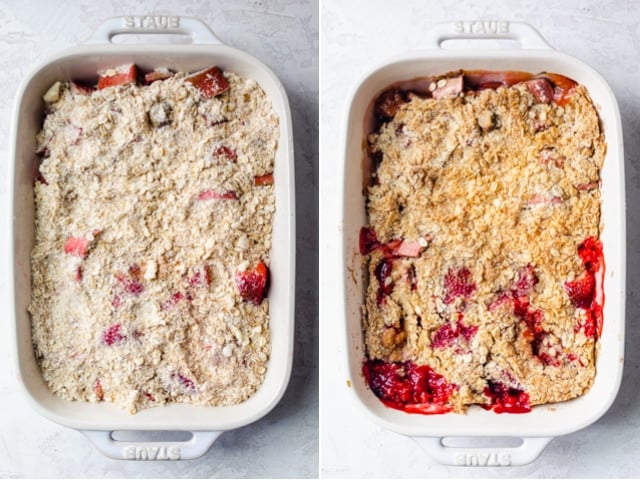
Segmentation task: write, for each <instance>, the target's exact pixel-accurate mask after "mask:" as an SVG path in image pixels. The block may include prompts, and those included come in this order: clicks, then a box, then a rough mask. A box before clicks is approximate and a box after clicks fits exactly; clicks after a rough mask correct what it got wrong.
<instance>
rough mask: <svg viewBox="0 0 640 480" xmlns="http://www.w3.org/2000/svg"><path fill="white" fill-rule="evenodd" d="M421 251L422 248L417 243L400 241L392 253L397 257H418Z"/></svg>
mask: <svg viewBox="0 0 640 480" xmlns="http://www.w3.org/2000/svg"><path fill="white" fill-rule="evenodd" d="M423 249H424V247H423V246H422V245H420V244H419V243H418V242H414V241H409V240H402V241H401V242H400V244H399V245H398V246H397V248H394V249H393V250H392V252H393V253H394V254H395V255H397V256H399V257H419V256H420V252H421V251H422V250H423Z"/></svg>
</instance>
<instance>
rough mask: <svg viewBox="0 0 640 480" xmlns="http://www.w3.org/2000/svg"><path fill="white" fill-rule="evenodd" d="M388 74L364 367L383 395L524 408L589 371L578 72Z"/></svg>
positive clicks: (596, 153)
mask: <svg viewBox="0 0 640 480" xmlns="http://www.w3.org/2000/svg"><path fill="white" fill-rule="evenodd" d="M412 85H413V86H414V88H415V86H416V85H422V86H423V88H422V90H420V89H418V90H415V89H412V90H407V89H405V88H403V87H402V86H401V85H400V86H392V87H390V88H389V89H387V90H385V91H384V92H383V93H382V94H381V95H380V96H379V97H378V98H377V100H376V104H375V116H376V120H377V125H376V128H375V129H374V131H373V132H372V133H371V134H370V135H368V138H367V143H368V155H369V157H370V159H371V161H372V164H373V167H372V175H371V180H372V181H371V184H370V185H369V186H368V187H367V188H366V209H367V215H368V224H367V225H366V226H365V227H363V229H362V230H361V232H360V250H361V253H362V254H363V256H364V261H365V269H366V278H367V282H368V285H367V289H366V300H365V304H364V306H363V332H364V338H365V345H366V353H367V359H366V361H365V363H364V366H363V373H364V376H365V378H366V380H367V382H368V383H369V385H370V386H371V388H372V390H373V392H374V393H375V394H376V395H377V396H378V397H380V398H381V400H382V401H383V402H384V403H385V404H387V405H388V406H390V407H393V408H398V409H402V410H405V411H409V412H419V413H443V412H449V411H454V412H458V413H461V412H464V411H465V410H466V409H467V407H468V406H469V405H472V404H479V405H482V406H483V407H485V408H487V409H493V410H494V411H496V412H526V411H529V410H530V408H531V406H534V405H539V404H546V403H551V402H559V401H563V400H568V399H571V398H575V397H577V396H580V395H582V394H583V393H585V392H586V391H587V390H588V388H589V387H590V386H591V384H592V382H593V379H594V375H595V355H596V345H597V339H598V331H599V329H600V328H601V322H602V304H603V295H602V286H603V285H602V283H603V276H604V260H603V256H602V247H601V243H600V241H599V239H598V238H599V232H600V169H601V167H602V163H603V159H604V155H605V150H606V146H605V141H604V137H603V134H602V130H601V128H600V124H599V119H598V115H597V112H596V109H595V108H594V106H593V103H592V102H591V99H590V98H589V95H588V92H587V90H586V89H585V88H584V86H582V85H579V84H576V83H575V82H573V81H572V80H570V79H568V78H566V77H562V76H560V75H556V74H540V75H531V74H526V73H522V72H464V71H461V72H452V73H450V74H446V75H443V76H441V77H434V78H429V79H425V80H423V81H421V82H416V81H414V82H412Z"/></svg>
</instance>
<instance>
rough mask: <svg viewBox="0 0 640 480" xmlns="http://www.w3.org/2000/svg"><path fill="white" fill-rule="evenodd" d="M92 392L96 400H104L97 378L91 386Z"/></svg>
mask: <svg viewBox="0 0 640 480" xmlns="http://www.w3.org/2000/svg"><path fill="white" fill-rule="evenodd" d="M93 392H94V393H95V394H96V397H97V398H98V400H100V401H102V400H104V390H103V389H102V384H101V383H100V379H99V378H98V379H96V381H95V383H94V384H93Z"/></svg>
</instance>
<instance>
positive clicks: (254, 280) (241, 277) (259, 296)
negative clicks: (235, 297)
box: [235, 260, 269, 305]
mask: <svg viewBox="0 0 640 480" xmlns="http://www.w3.org/2000/svg"><path fill="white" fill-rule="evenodd" d="M235 281H236V286H237V287H238V292H239V293H240V296H241V297H242V299H243V300H244V301H245V302H249V303H253V304H254V305H260V303H261V302H262V300H263V299H264V297H265V296H266V292H267V287H268V285H267V284H268V281H269V269H268V268H267V266H266V265H265V264H264V262H263V261H262V260H260V261H259V262H258V263H257V264H256V266H255V267H253V268H252V269H251V270H244V271H241V272H237V273H236V277H235Z"/></svg>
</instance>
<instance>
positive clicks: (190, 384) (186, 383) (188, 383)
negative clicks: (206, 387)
mask: <svg viewBox="0 0 640 480" xmlns="http://www.w3.org/2000/svg"><path fill="white" fill-rule="evenodd" d="M171 379H172V380H177V381H178V383H180V385H182V387H183V388H184V390H186V391H187V393H189V394H192V393H195V391H196V384H195V382H194V381H193V380H192V379H190V378H189V377H186V376H184V375H182V374H181V373H172V374H171Z"/></svg>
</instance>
